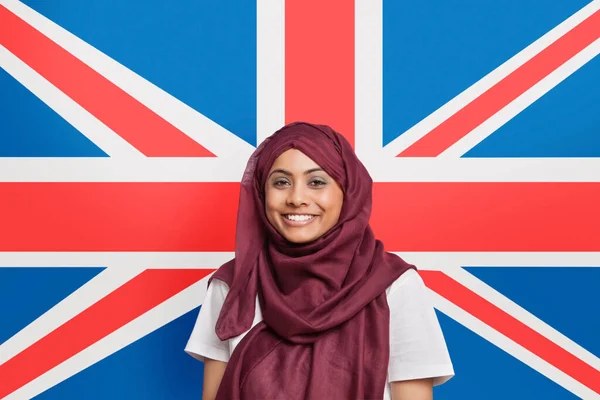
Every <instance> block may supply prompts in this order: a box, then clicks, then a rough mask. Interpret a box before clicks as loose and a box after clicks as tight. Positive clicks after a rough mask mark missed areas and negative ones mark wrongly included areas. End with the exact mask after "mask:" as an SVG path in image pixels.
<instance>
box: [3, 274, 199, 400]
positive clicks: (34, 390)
mask: <svg viewBox="0 0 600 400" xmlns="http://www.w3.org/2000/svg"><path fill="white" fill-rule="evenodd" d="M207 280H208V277H205V278H203V279H202V280H200V281H198V282H197V283H195V284H193V285H192V286H190V287H188V288H186V289H184V290H183V291H181V292H180V293H178V294H176V295H175V296H173V297H171V298H169V299H168V300H166V301H164V302H163V303H161V304H160V305H158V306H156V307H154V308H153V309H152V310H150V311H148V312H146V313H145V314H143V315H142V316H140V317H138V318H136V319H135V320H133V321H131V322H130V323H128V324H127V325H125V326H123V327H122V328H120V329H118V330H116V331H115V332H113V333H111V334H110V335H108V336H106V337H104V338H103V339H101V340H100V341H98V342H96V343H95V344H93V345H91V346H90V347H88V348H86V349H85V350H83V351H81V352H79V353H77V354H76V355H74V356H73V357H71V358H70V359H68V360H66V361H65V362H63V363H62V364H60V365H58V366H56V367H55V368H53V369H51V370H50V371H48V372H46V373H45V374H43V375H41V376H40V377H38V378H37V379H35V380H33V381H31V382H30V383H28V384H26V385H24V386H23V387H21V388H20V389H18V390H16V391H15V392H13V393H12V394H11V395H9V396H7V397H5V400H17V399H30V398H32V397H34V396H37V395H38V394H40V393H42V392H44V391H46V390H48V389H50V388H51V387H53V386H56V385H57V384H59V383H61V382H63V381H65V380H66V379H68V378H70V377H71V376H73V375H75V374H77V373H79V372H81V371H83V370H84V369H86V368H88V367H90V366H92V365H94V364H95V363H97V362H99V361H101V360H103V359H105V358H106V357H108V356H110V355H111V354H114V353H115V352H117V351H119V350H121V349H122V348H124V347H126V346H128V345H129V344H131V343H133V342H135V341H136V340H139V339H141V338H143V337H144V336H146V335H148V334H150V333H152V332H154V331H156V330H157V329H159V328H160V327H162V326H164V325H166V324H168V323H169V322H171V321H173V320H175V319H176V318H179V317H180V316H182V315H184V314H185V313H187V312H189V311H191V310H193V309H194V308H196V307H198V306H199V305H200V304H202V301H203V300H204V296H205V294H206V283H207ZM184 346H185V343H181V352H182V354H183V349H184Z"/></svg>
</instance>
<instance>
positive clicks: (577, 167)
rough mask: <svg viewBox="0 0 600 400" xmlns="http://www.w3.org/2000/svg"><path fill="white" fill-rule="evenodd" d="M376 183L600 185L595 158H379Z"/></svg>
mask: <svg viewBox="0 0 600 400" xmlns="http://www.w3.org/2000/svg"><path fill="white" fill-rule="evenodd" d="M367 168H368V169H369V172H370V173H371V176H372V177H373V180H374V181H375V182H600V159H598V158H458V159H457V158H434V157H431V158H429V157H424V158H418V157H414V158H403V157H398V158H394V157H388V158H380V160H379V162H377V163H370V164H368V165H367Z"/></svg>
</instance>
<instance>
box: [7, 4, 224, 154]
mask: <svg viewBox="0 0 600 400" xmlns="http://www.w3.org/2000/svg"><path fill="white" fill-rule="evenodd" d="M0 45H2V46H4V47H6V49H8V51H10V52H11V53H13V54H14V55H15V56H17V57H18V58H20V59H21V60H22V61H23V62H25V63H26V64H27V65H29V66H30V67H31V68H33V69H34V70H36V71H37V72H38V73H39V74H40V75H42V76H43V77H44V78H45V79H47V80H48V81H49V82H50V83H52V84H53V85H54V86H56V87H57V88H58V89H60V90H61V91H62V92H64V93H65V94H66V95H67V96H69V97H70V98H71V99H73V100H74V101H75V102H77V103H78V104H79V105H81V106H82V107H83V108H85V109H86V110H87V111H88V112H90V113H91V114H92V115H94V116H95V117H96V118H98V119H99V120H100V121H102V122H103V123H104V124H105V125H106V126H108V127H109V128H110V129H112V130H113V131H114V132H115V133H117V134H118V135H119V136H121V137H122V138H123V139H125V140H126V141H127V142H129V143H130V144H132V145H133V146H134V147H136V148H137V149H138V150H139V151H140V152H142V153H143V154H145V155H146V156H149V157H212V156H214V155H213V154H212V153H210V152H209V151H208V150H206V149H205V148H204V147H202V146H201V145H200V144H198V143H197V142H195V141H194V140H192V139H191V138H190V137H189V136H187V135H185V134H184V133H183V132H181V131H180V130H179V129H177V128H175V127H174V126H173V125H171V124H170V123H169V122H167V121H165V120H164V119H163V118H161V117H160V116H158V115H157V114H155V113H154V112H153V111H151V110H150V109H149V108H148V107H146V106H145V105H143V104H142V103H140V102H139V101H137V100H136V99H134V98H133V97H131V96H130V95H129V94H127V93H126V92H124V91H123V90H122V89H121V88H119V87H117V86H116V85H114V84H113V83H112V82H110V81H109V80H108V79H106V78H105V77H103V76H102V75H100V74H99V73H97V72H96V71H94V70H93V69H92V68H90V67H88V66H87V65H86V64H84V63H83V62H82V61H80V60H79V59H77V58H76V57H75V56H73V55H72V54H71V53H69V52H67V51H66V50H65V49H63V48H62V47H60V46H59V45H57V44H56V43H55V42H53V41H52V40H50V39H49V38H47V37H46V36H44V35H43V34H41V33H40V32H39V31H37V30H36V29H34V28H33V27H31V26H30V25H28V24H27V23H26V22H25V21H23V20H22V19H20V18H19V17H17V16H16V15H14V14H13V13H12V12H10V11H9V10H8V9H6V8H5V7H4V6H2V5H0Z"/></svg>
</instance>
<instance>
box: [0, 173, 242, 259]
mask: <svg viewBox="0 0 600 400" xmlns="http://www.w3.org/2000/svg"><path fill="white" fill-rule="evenodd" d="M238 197H239V184H237V183H0V199H1V200H0V203H1V204H2V207H0V221H2V229H0V251H2V250H8V249H12V250H13V251H88V250H89V251H93V249H96V250H98V251H228V250H231V249H233V246H234V231H235V222H236V214H235V212H236V209H237V205H238ZM33 249H35V250H33Z"/></svg>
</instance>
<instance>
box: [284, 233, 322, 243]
mask: <svg viewBox="0 0 600 400" xmlns="http://www.w3.org/2000/svg"><path fill="white" fill-rule="evenodd" d="M284 237H285V238H286V239H287V241H288V242H291V243H296V244H303V243H309V242H312V241H314V240H316V239H318V238H319V236H315V235H298V234H295V235H284Z"/></svg>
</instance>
